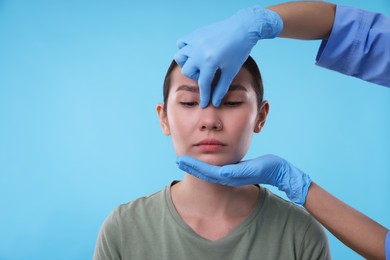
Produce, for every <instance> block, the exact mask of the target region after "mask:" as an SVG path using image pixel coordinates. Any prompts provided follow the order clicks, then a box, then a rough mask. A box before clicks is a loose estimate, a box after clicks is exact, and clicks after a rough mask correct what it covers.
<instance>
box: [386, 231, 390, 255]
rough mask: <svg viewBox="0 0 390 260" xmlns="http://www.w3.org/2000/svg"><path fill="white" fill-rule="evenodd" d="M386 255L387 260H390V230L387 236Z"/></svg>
mask: <svg viewBox="0 0 390 260" xmlns="http://www.w3.org/2000/svg"><path fill="white" fill-rule="evenodd" d="M385 255H386V260H390V230H388V231H387V234H386V239H385Z"/></svg>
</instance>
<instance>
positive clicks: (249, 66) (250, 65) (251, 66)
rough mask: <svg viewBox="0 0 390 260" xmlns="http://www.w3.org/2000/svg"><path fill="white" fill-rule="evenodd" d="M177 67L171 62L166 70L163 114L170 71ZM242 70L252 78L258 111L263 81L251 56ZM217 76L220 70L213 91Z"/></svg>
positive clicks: (261, 98) (169, 81)
mask: <svg viewBox="0 0 390 260" xmlns="http://www.w3.org/2000/svg"><path fill="white" fill-rule="evenodd" d="M178 66H179V65H178V64H177V63H176V61H175V60H173V61H172V62H171V65H170V66H169V68H168V71H167V73H166V75H165V79H164V88H163V96H164V111H165V112H166V111H167V102H168V95H169V91H170V89H171V75H172V71H173V70H174V69H175V68H176V67H178ZM242 68H245V69H246V70H247V71H248V72H249V74H251V76H252V87H253V90H254V91H255V93H256V100H257V109H258V110H260V107H261V103H262V102H263V95H264V88H263V80H262V78H261V74H260V70H259V67H258V66H257V64H256V61H255V60H254V59H253V58H252V57H251V56H249V57H248V59H247V60H246V61H245V62H244V64H243V65H242ZM219 76H220V70H218V71H217V73H216V75H215V77H214V80H213V82H212V87H211V89H214V86H215V85H216V83H217V82H218V79H219Z"/></svg>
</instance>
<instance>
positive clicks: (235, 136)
mask: <svg viewBox="0 0 390 260" xmlns="http://www.w3.org/2000/svg"><path fill="white" fill-rule="evenodd" d="M255 123H256V113H250V112H249V113H242V114H240V116H237V117H235V120H230V121H229V125H230V127H229V130H228V129H226V130H227V131H229V132H230V136H232V138H231V140H232V141H234V143H235V144H234V146H235V148H236V149H235V153H236V156H237V157H241V158H240V159H242V157H244V156H245V154H246V153H247V151H248V149H249V147H250V144H251V141H252V136H253V133H254V131H253V130H254V128H255Z"/></svg>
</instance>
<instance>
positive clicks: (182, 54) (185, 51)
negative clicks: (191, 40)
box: [173, 45, 194, 67]
mask: <svg viewBox="0 0 390 260" xmlns="http://www.w3.org/2000/svg"><path fill="white" fill-rule="evenodd" d="M193 55H194V48H192V47H191V46H188V45H186V46H185V47H183V48H182V49H180V50H178V51H177V52H176V54H175V56H174V57H173V58H174V59H175V61H176V63H177V64H178V65H179V66H180V67H183V66H184V64H185V63H186V62H187V60H188V58H189V57H193Z"/></svg>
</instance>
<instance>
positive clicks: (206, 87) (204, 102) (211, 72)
mask: <svg viewBox="0 0 390 260" xmlns="http://www.w3.org/2000/svg"><path fill="white" fill-rule="evenodd" d="M217 69H218V68H217V67H216V66H215V67H207V68H202V70H201V71H200V74H199V80H198V84H199V95H200V106H201V107H202V108H205V107H207V106H208V105H209V102H210V95H211V83H212V81H213V79H214V76H215V72H216V71H217Z"/></svg>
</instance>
